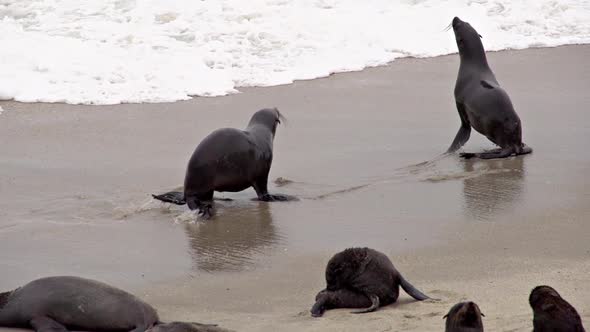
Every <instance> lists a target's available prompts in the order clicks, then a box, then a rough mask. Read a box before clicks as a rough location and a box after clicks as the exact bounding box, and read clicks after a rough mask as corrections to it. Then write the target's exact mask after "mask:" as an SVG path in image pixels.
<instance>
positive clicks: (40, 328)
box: [30, 316, 68, 332]
mask: <svg viewBox="0 0 590 332" xmlns="http://www.w3.org/2000/svg"><path fill="white" fill-rule="evenodd" d="M30 324H31V327H32V328H33V330H35V331H37V332H68V329H66V327H65V326H63V325H61V324H60V323H58V322H56V321H54V320H53V319H51V318H49V317H46V316H41V317H35V318H33V319H31V322H30Z"/></svg>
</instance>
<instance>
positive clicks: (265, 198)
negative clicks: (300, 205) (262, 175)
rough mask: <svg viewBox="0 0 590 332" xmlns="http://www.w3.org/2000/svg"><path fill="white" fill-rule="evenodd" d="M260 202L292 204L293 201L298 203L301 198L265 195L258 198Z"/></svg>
mask: <svg viewBox="0 0 590 332" xmlns="http://www.w3.org/2000/svg"><path fill="white" fill-rule="evenodd" d="M258 200H260V201H263V202H291V201H298V200H299V198H297V197H295V196H291V195H285V194H268V193H267V194H264V195H262V196H260V197H259V198H258Z"/></svg>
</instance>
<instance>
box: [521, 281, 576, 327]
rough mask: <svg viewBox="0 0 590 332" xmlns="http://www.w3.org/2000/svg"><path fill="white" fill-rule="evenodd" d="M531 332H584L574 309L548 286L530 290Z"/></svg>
mask: <svg viewBox="0 0 590 332" xmlns="http://www.w3.org/2000/svg"><path fill="white" fill-rule="evenodd" d="M529 304H530V305H531V308H532V309H533V332H545V331H551V332H566V331H568V332H584V331H585V330H584V326H582V319H581V318H580V315H579V314H578V312H577V311H576V309H575V308H574V307H573V306H572V305H571V304H569V303H568V302H567V301H566V300H564V299H563V298H562V297H561V295H559V293H558V292H557V291H556V290H555V289H553V288H552V287H550V286H537V287H535V288H533V290H532V291H531V295H530V296H529Z"/></svg>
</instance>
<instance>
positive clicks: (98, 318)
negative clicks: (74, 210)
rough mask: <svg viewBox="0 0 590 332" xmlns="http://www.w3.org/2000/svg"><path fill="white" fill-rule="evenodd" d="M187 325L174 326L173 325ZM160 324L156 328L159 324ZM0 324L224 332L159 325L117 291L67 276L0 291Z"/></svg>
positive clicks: (50, 329) (53, 330)
mask: <svg viewBox="0 0 590 332" xmlns="http://www.w3.org/2000/svg"><path fill="white" fill-rule="evenodd" d="M185 324H189V325H190V326H192V328H193V329H185V330H179V329H178V328H179V327H183V326H184V327H187V326H188V325H185ZM160 325H161V326H160ZM0 326H3V327H22V328H33V329H34V330H35V331H38V332H66V331H68V329H69V330H82V331H132V332H144V331H146V330H148V329H150V328H153V327H154V326H157V329H155V330H153V331H154V332H198V331H202V332H209V331H211V332H212V331H220V332H221V331H226V330H223V329H218V328H216V325H208V324H200V323H182V322H173V323H161V322H160V321H159V318H158V314H157V312H156V310H155V309H154V308H153V307H152V306H150V305H149V304H147V303H145V302H144V301H142V300H140V299H139V298H137V297H135V296H134V295H132V294H129V293H127V292H125V291H123V290H121V289H118V288H115V287H112V286H109V285H107V284H104V283H102V282H98V281H95V280H90V279H84V278H79V277H71V276H57V277H47V278H41V279H37V280H34V281H31V282H29V283H28V284H26V285H24V286H23V287H20V288H17V289H15V290H13V291H10V292H4V293H0Z"/></svg>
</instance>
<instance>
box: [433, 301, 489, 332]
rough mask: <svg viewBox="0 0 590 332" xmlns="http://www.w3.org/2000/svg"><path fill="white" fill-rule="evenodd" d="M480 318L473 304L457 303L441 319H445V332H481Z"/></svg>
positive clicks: (476, 307)
mask: <svg viewBox="0 0 590 332" xmlns="http://www.w3.org/2000/svg"><path fill="white" fill-rule="evenodd" d="M482 316H484V317H485V315H484V314H482V313H481V310H479V307H478V306H477V304H475V303H474V302H460V303H457V304H455V305H454V306H453V307H452V308H451V310H449V313H448V314H446V315H445V316H444V317H443V318H446V319H447V321H446V324H445V332H483V323H482V321H481V317H482Z"/></svg>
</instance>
